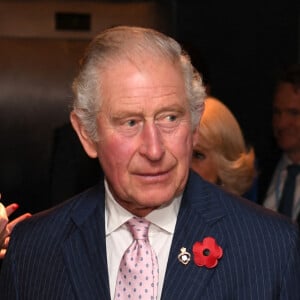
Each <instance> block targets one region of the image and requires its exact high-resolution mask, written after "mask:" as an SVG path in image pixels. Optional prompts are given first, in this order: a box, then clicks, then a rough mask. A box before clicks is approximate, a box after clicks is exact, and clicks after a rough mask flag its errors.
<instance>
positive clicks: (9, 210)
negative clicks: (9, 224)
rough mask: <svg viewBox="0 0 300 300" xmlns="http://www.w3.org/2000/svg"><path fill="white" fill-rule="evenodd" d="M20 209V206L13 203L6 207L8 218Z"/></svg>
mask: <svg viewBox="0 0 300 300" xmlns="http://www.w3.org/2000/svg"><path fill="white" fill-rule="evenodd" d="M18 208H19V204H17V203H12V204H10V205H7V206H6V214H7V216H10V215H11V214H12V213H13V212H15V211H16V210H17V209H18Z"/></svg>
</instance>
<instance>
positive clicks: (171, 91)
mask: <svg viewBox="0 0 300 300" xmlns="http://www.w3.org/2000/svg"><path fill="white" fill-rule="evenodd" d="M100 76H101V79H102V80H101V82H102V98H103V103H102V104H103V105H104V106H106V105H109V106H118V107H120V106H122V105H132V104H133V105H135V104H138V103H140V102H141V100H142V99H143V100H147V101H148V100H150V99H151V100H153V101H152V102H154V101H155V100H157V101H160V102H162V99H165V101H169V100H170V99H176V100H177V101H178V100H180V102H182V104H185V102H186V95H185V94H186V93H185V85H184V78H183V74H182V72H181V68H180V66H179V64H174V63H172V62H171V61H168V60H164V59H162V58H153V57H147V56H144V57H142V58H140V59H139V60H138V61H134V62H132V61H129V60H122V61H119V62H115V63H114V64H113V65H111V66H110V67H109V68H106V70H105V71H104V72H102V74H101V75H100Z"/></svg>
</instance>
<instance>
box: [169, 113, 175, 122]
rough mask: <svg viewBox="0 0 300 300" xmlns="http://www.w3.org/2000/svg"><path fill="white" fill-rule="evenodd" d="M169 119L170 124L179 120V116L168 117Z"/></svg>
mask: <svg viewBox="0 0 300 300" xmlns="http://www.w3.org/2000/svg"><path fill="white" fill-rule="evenodd" d="M167 119H168V120H169V121H170V122H174V121H176V120H177V116H175V115H170V116H168V117H167Z"/></svg>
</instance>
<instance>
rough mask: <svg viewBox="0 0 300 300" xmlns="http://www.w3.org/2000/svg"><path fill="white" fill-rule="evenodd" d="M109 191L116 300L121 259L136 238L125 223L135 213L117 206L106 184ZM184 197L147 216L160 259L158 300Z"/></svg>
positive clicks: (107, 221)
mask: <svg viewBox="0 0 300 300" xmlns="http://www.w3.org/2000/svg"><path fill="white" fill-rule="evenodd" d="M105 191H106V193H105V194H106V196H105V224H106V228H105V232H106V252H107V264H108V277H109V287H110V294H111V297H112V299H113V297H114V294H115V284H116V280H117V274H118V269H119V265H120V261H121V258H122V256H123V253H124V252H125V250H126V249H127V248H128V247H129V245H130V244H131V243H132V241H133V238H132V235H131V233H130V232H129V230H128V229H127V226H126V225H125V224H124V223H125V222H126V221H128V220H129V219H131V218H132V217H133V214H131V213H130V212H129V211H127V210H126V209H124V208H123V207H122V206H120V205H119V204H118V203H117V201H116V200H115V199H114V198H113V196H112V194H111V192H110V190H109V188H108V184H107V182H106V181H105ZM181 198H182V196H179V197H176V198H175V199H174V200H173V201H172V202H171V203H169V204H168V205H165V206H163V207H160V208H158V209H155V210H153V211H152V212H151V213H150V214H148V215H147V216H146V217H145V219H147V220H148V221H150V222H151V225H150V227H149V242H150V244H151V246H152V248H153V249H154V251H155V253H156V255H157V258H158V265H159V285H158V298H157V299H160V298H161V292H162V288H163V282H164V277H165V272H166V268H167V263H168V257H169V252H170V248H171V244H172V239H173V235H174V230H175V225H176V220H177V214H178V211H179V207H180V202H181Z"/></svg>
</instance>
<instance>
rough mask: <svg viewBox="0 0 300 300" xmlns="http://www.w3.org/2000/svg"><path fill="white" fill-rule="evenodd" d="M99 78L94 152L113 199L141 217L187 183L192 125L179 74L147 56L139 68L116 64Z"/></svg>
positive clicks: (164, 202) (126, 62)
mask: <svg viewBox="0 0 300 300" xmlns="http://www.w3.org/2000/svg"><path fill="white" fill-rule="evenodd" d="M101 77H102V78H104V80H103V89H102V91H103V94H102V99H104V101H103V104H102V106H101V111H100V113H99V115H98V119H97V122H98V123H97V125H98V135H99V142H98V143H97V144H95V150H96V152H97V155H98V157H99V160H100V163H101V165H102V168H103V169H104V172H105V174H106V178H107V180H108V183H109V186H110V190H111V191H112V193H113V195H114V197H115V198H116V200H117V201H118V202H119V203H120V204H121V205H122V206H123V207H124V208H126V209H127V210H129V211H131V212H132V213H133V214H136V215H140V216H145V215H146V214H148V213H149V212H151V211H152V210H153V209H155V208H156V207H158V206H160V205H162V204H166V203H168V202H169V201H170V200H172V199H173V197H174V196H176V195H178V194H180V193H181V192H182V191H183V189H184V186H185V184H186V180H187V176H188V170H189V164H190V159H191V152H192V128H191V116H190V112H189V106H188V102H187V99H186V93H185V87H184V81H183V77H182V74H181V72H180V70H179V68H178V67H175V66H174V65H172V64H170V63H166V62H164V61H162V60H160V61H154V60H153V58H151V57H146V59H145V61H144V63H143V65H142V66H141V65H139V66H136V65H133V64H132V63H130V62H128V61H125V62H122V63H116V64H115V65H113V66H111V67H110V68H108V70H107V71H106V72H104V74H101Z"/></svg>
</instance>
